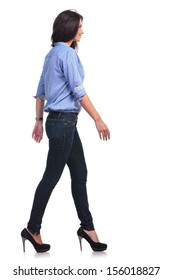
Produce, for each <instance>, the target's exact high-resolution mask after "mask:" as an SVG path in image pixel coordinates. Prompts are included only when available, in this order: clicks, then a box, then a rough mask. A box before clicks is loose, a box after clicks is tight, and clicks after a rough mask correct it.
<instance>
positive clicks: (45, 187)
mask: <svg viewBox="0 0 173 280" xmlns="http://www.w3.org/2000/svg"><path fill="white" fill-rule="evenodd" d="M76 124H77V114H74V113H60V112H59V113H58V112H50V113H49V115H48V117H47V120H46V133H47V136H48V138H49V151H48V156H47V164H46V169H45V172H44V174H43V178H42V180H41V181H40V183H39V185H38V187H37V189H36V192H35V196H34V201H33V206H32V210H31V215H30V219H29V222H28V229H29V230H30V231H31V232H32V233H36V234H39V233H40V228H41V223H42V218H43V214H44V211H45V208H46V205H47V203H48V200H49V198H50V195H51V193H52V191H53V189H54V187H55V186H56V184H57V183H58V181H59V179H60V177H61V175H62V172H63V170H64V167H65V165H66V164H67V165H68V167H69V170H70V175H71V190H72V196H73V199H74V203H75V206H76V210H77V214H78V217H79V219H80V221H81V226H82V227H83V228H84V229H86V230H93V229H94V225H93V220H92V216H91V213H90V211H89V205H88V197H87V189H86V181H87V167H86V163H85V157H84V152H83V148H82V143H81V140H80V138H79V134H78V131H77V128H76Z"/></svg>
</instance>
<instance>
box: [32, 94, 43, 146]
mask: <svg viewBox="0 0 173 280" xmlns="http://www.w3.org/2000/svg"><path fill="white" fill-rule="evenodd" d="M43 108H44V100H42V99H40V98H39V97H37V98H36V118H43ZM32 138H33V139H34V140H35V141H36V142H37V143H40V141H41V139H42V138H43V119H42V120H36V123H35V126H34V129H33V132H32Z"/></svg>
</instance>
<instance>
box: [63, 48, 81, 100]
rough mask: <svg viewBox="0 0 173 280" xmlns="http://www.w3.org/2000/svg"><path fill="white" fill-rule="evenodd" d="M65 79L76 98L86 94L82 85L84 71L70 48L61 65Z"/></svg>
mask: <svg viewBox="0 0 173 280" xmlns="http://www.w3.org/2000/svg"><path fill="white" fill-rule="evenodd" d="M63 70H64V76H65V79H66V81H67V83H68V85H69V87H70V89H71V92H72V95H73V96H74V97H75V98H76V99H81V98H82V96H84V95H85V94H86V92H85V89H84V86H83V78H84V71H83V67H82V64H81V62H80V60H79V57H78V55H77V53H76V52H75V51H74V50H73V49H71V50H70V51H69V52H68V54H67V59H66V60H65V62H64V65H63Z"/></svg>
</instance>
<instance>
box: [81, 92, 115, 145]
mask: <svg viewBox="0 0 173 280" xmlns="http://www.w3.org/2000/svg"><path fill="white" fill-rule="evenodd" d="M79 101H80V104H81V105H82V107H83V108H84V109H85V111H86V112H87V113H88V114H89V115H90V116H91V118H92V119H93V120H94V121H95V125H96V128H97V131H98V133H99V136H100V139H103V140H108V139H110V131H109V129H108V127H107V125H106V124H105V123H104V122H103V121H102V119H101V117H100V115H99V113H98V112H97V110H96V109H95V107H94V106H93V104H92V102H91V100H90V99H89V97H88V95H87V94H86V95H84V96H83V97H82V99H81V100H79Z"/></svg>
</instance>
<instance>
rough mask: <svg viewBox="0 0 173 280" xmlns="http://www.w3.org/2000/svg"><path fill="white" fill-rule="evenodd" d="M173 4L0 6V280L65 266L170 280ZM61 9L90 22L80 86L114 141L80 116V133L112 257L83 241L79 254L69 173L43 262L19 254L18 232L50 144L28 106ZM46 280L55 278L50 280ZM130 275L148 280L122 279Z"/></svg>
mask: <svg viewBox="0 0 173 280" xmlns="http://www.w3.org/2000/svg"><path fill="white" fill-rule="evenodd" d="M171 4H172V1H168V0H164V1H163V0H162V1H160V0H157V1H156V0H145V1H142V0H141V1H140V0H138V1H137V0H117V1H116V0H115V1H113V0H110V1H109V0H108V1H79V0H74V1H71V0H64V1H57V0H56V1H55V0H37V1H24V0H16V1H9V0H6V1H4V3H3V4H2V1H1V7H0V29H1V33H0V34H1V52H0V71H1V75H0V76H1V83H0V89H1V110H0V114H1V145H0V149H1V153H0V161H1V198H0V200H1V201H0V202H1V203H0V207H1V209H0V215H1V217H0V222H1V239H0V242H1V262H2V264H1V272H0V273H1V275H2V276H4V277H5V278H6V279H13V278H14V279H18V278H19V279H26V276H25V277H24V276H23V277H22V276H20V277H19V276H18V277H17V276H13V269H14V268H17V267H18V266H21V267H22V268H30V267H31V266H32V267H35V266H36V267H38V268H52V267H54V266H56V267H57V268H66V267H67V266H68V265H70V266H71V267H73V268H96V269H98V273H99V275H98V276H95V277H94V276H92V278H93V279H108V278H109V279H115V278H116V276H107V275H106V273H107V270H106V268H107V267H109V266H111V267H114V266H118V267H121V266H124V267H125V266H129V267H133V266H134V267H137V266H160V267H161V270H160V273H159V275H158V276H157V277H156V276H153V277H152V279H155V278H156V279H162V280H163V279H171V275H172V274H173V273H172V272H171V265H172V249H173V246H172V245H173V244H172V236H173V232H172V213H173V207H172V193H171V189H172V186H173V184H172V183H173V179H172V168H173V148H172V144H173V132H172V120H173V110H172V105H173V104H172V101H173V98H172V93H173V91H172V89H173V87H172V77H173V51H172V50H173V38H172V27H173V17H172V15H173V8H172V5H171ZM65 9H76V10H77V11H78V12H79V13H81V14H82V15H83V17H84V22H83V29H84V32H85V34H84V35H83V38H82V41H81V42H80V44H79V47H80V49H79V56H80V58H81V60H82V63H83V65H84V68H85V74H86V78H85V83H84V85H85V88H86V91H87V93H88V94H89V96H90V98H91V100H92V101H93V103H94V105H95V107H96V108H97V110H98V111H99V113H100V114H101V116H102V118H103V120H104V121H105V122H106V123H107V125H108V126H109V128H110V131H111V140H110V141H109V142H101V141H100V140H99V137H98V134H97V131H96V129H95V125H94V123H93V121H92V120H91V119H90V117H89V116H88V115H87V114H86V113H85V112H84V110H83V111H82V112H81V114H80V116H79V123H78V129H79V132H80V135H81V139H82V142H83V145H84V150H85V155H86V160H87V164H88V170H89V174H88V195H89V202H90V209H91V211H92V214H93V217H94V222H95V227H96V230H97V232H98V235H99V238H100V240H101V241H102V242H106V243H107V244H108V250H107V251H106V252H104V253H99V254H98V253H93V252H92V251H91V248H90V247H89V246H88V244H86V242H85V241H84V240H83V251H82V253H81V252H80V248H79V243H78V239H77V235H76V231H77V229H78V227H79V221H78V218H77V215H76V211H75V207H74V205H73V200H72V197H71V192H70V177H69V172H68V170H67V169H65V171H64V173H63V176H62V178H61V181H60V182H59V184H58V185H57V187H56V189H55V190H54V192H53V194H52V196H51V199H50V201H49V204H48V206H47V209H46V213H45V216H44V220H43V228H42V236H43V241H44V242H48V243H51V246H52V247H51V250H50V252H49V253H47V254H41V255H39V254H36V253H35V251H34V250H33V248H32V247H31V245H30V244H29V243H28V242H27V243H26V253H25V254H23V252H22V240H21V238H20V232H21V230H22V229H23V228H24V227H25V226H26V223H27V221H28V218H29V214H30V209H31V205H32V201H33V195H34V191H35V188H36V186H37V184H38V182H39V180H40V179H41V176H42V174H43V171H44V168H45V162H46V155H47V145H48V142H47V138H46V135H44V139H43V141H42V142H41V143H40V144H36V143H35V142H34V141H33V140H32V138H31V133H32V129H33V126H34V118H35V100H34V98H32V96H33V95H35V92H36V88H37V83H38V80H39V77H40V73H41V69H42V65H43V60H44V57H45V55H46V53H47V52H48V51H49V49H50V44H51V41H50V36H51V33H52V24H53V21H54V19H55V17H56V16H57V15H58V14H59V13H60V12H61V11H63V10H65ZM45 117H46V116H45ZM101 269H102V270H103V272H102V273H100V270H101ZM27 277H28V278H27V279H31V277H32V279H36V276H35V277H33V276H27ZM49 277H50V278H51V279H56V278H57V277H58V276H54V277H53V276H47V278H46V279H49ZM66 277H67V276H66ZM81 277H82V279H83V278H84V279H89V276H81ZM90 277H91V276H90ZM134 277H135V279H136V278H137V279H138V278H140V277H141V278H142V276H119V277H117V278H116V279H134ZM42 278H43V279H44V277H43V276H42ZM69 278H70V276H69ZM73 278H74V277H73ZM75 278H76V279H78V278H79V277H77V276H76V277H75ZM75 278H74V279H75ZM143 278H144V279H150V277H149V276H146V277H143Z"/></svg>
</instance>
